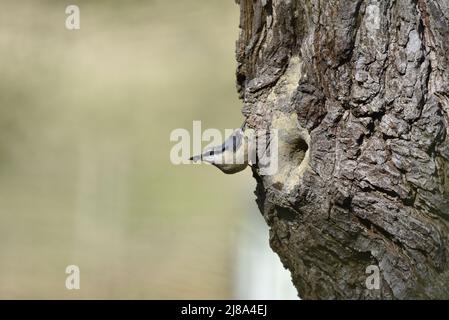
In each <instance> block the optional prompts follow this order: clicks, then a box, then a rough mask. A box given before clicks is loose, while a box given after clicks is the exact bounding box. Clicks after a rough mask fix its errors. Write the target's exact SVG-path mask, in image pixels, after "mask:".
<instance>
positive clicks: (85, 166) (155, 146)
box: [0, 0, 253, 299]
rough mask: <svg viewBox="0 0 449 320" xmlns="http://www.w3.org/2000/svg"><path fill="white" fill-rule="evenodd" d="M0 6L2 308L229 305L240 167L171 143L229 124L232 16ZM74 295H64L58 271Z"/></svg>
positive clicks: (134, 6) (198, 9) (234, 108)
mask: <svg viewBox="0 0 449 320" xmlns="http://www.w3.org/2000/svg"><path fill="white" fill-rule="evenodd" d="M69 4H72V2H70V3H68V2H66V1H56V0H55V1H36V0H27V1H24V0H21V1H8V2H2V10H1V11H0V61H1V62H0V284H1V285H0V298H162V299H163V298H212V299H213V298H229V297H230V296H231V291H232V288H231V283H232V281H231V279H230V278H231V276H232V274H231V273H232V265H233V259H234V249H233V248H234V247H233V245H234V243H233V237H232V230H233V228H234V226H235V223H236V220H237V219H236V218H237V217H238V215H239V214H241V212H244V211H248V204H247V202H248V199H253V196H252V190H253V185H252V184H253V182H252V180H251V178H250V172H249V171H247V172H244V173H243V174H241V175H239V176H232V177H229V176H224V175H222V174H220V173H219V172H218V170H216V169H214V168H212V167H210V166H207V167H206V166H201V167H199V166H173V165H172V164H171V163H170V161H169V152H170V149H171V147H172V145H173V143H171V142H170V141H169V135H170V132H171V131H172V130H173V129H175V128H187V129H191V127H192V121H193V120H202V121H203V128H207V127H215V128H236V127H238V126H239V125H240V124H241V122H242V119H243V118H242V116H241V113H240V106H241V103H240V101H238V99H237V94H236V90H235V76H234V70H235V60H234V46H235V45H234V44H235V40H236V39H237V32H238V30H237V26H238V7H237V6H236V5H235V4H234V3H233V1H222V0H176V1H174V0H172V1H166V0H153V1H105V0H104V1H93V0H89V1H76V4H78V5H79V7H80V10H81V29H80V30H78V31H69V30H66V29H65V19H66V14H65V7H66V6H67V5H69ZM69 264H76V265H78V266H79V267H80V269H81V290H79V291H68V290H66V289H65V286H64V284H65V277H66V274H65V267H66V266H67V265H69Z"/></svg>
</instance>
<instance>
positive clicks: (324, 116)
mask: <svg viewBox="0 0 449 320" xmlns="http://www.w3.org/2000/svg"><path fill="white" fill-rule="evenodd" d="M237 2H238V3H239V5H240V8H241V21H240V38H239V40H238V42H237V50H236V51H237V52H236V54H237V61H238V68H237V86H238V91H239V93H240V96H241V98H242V99H243V101H244V108H243V114H244V115H245V117H246V118H247V123H248V125H249V126H250V127H252V128H255V129H266V128H271V129H273V128H277V129H278V130H279V152H280V154H279V157H280V158H279V161H280V162H279V165H280V168H279V172H278V173H277V174H275V175H271V176H262V175H260V174H259V171H258V170H257V169H254V170H253V171H254V177H255V178H256V180H257V183H258V184H257V190H256V195H257V197H258V199H257V202H258V205H259V207H260V210H261V212H262V213H263V216H264V218H265V220H266V221H267V223H268V225H269V226H270V244H271V247H272V248H273V250H274V251H275V252H276V253H277V254H278V255H279V256H280V258H281V260H282V262H283V264H284V266H285V267H286V268H288V269H289V270H290V271H291V274H292V279H293V283H294V284H295V286H296V288H297V290H298V293H299V296H300V297H301V298H305V299H314V298H364V299H370V298H391V299H396V298H398V299H403V298H449V259H448V258H449V246H448V243H449V237H448V235H449V98H448V97H449V73H448V71H449V70H448V69H449V68H448V65H449V64H448V57H449V25H448V22H449V2H448V1H447V0H240V1H238V0H237ZM370 265H375V266H378V267H379V269H380V278H381V284H380V288H379V289H378V290H369V289H367V287H366V285H365V281H366V278H367V276H368V274H366V268H367V267H368V266H370Z"/></svg>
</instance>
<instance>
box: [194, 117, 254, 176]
mask: <svg viewBox="0 0 449 320" xmlns="http://www.w3.org/2000/svg"><path fill="white" fill-rule="evenodd" d="M244 126H245V125H243V126H242V127H241V128H240V129H237V130H235V131H234V132H233V133H232V134H231V135H230V136H229V138H228V139H226V141H225V142H224V143H223V144H222V145H221V146H215V147H212V148H209V149H207V150H205V151H204V152H203V153H202V154H200V155H197V156H194V157H191V158H190V159H189V160H191V161H194V162H197V161H200V160H201V161H204V162H207V163H210V164H212V165H214V166H215V167H217V168H218V169H220V170H221V171H223V172H224V173H226V174H233V173H237V172H240V171H242V170H244V169H245V168H246V167H247V166H248V152H247V143H246V137H245V133H244Z"/></svg>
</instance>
